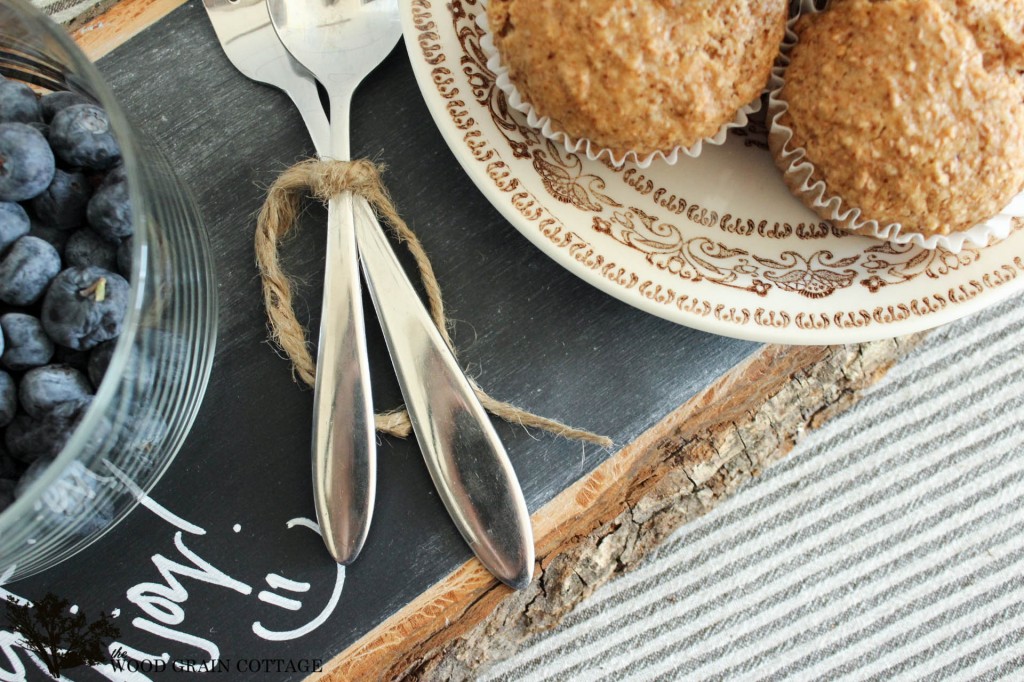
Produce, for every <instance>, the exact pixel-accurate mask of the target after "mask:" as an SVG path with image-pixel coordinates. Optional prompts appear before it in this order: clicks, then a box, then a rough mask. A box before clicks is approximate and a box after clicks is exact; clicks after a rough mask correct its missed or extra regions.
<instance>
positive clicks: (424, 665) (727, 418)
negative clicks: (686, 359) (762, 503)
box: [325, 334, 924, 682]
mask: <svg viewBox="0 0 1024 682" xmlns="http://www.w3.org/2000/svg"><path fill="white" fill-rule="evenodd" d="M923 338H924V335H923V334H919V335H914V336H909V337H905V338H901V339H894V340H888V341H879V342H875V343H867V344H860V345H852V346H834V347H822V346H814V347H786V346H766V347H764V348H763V349H762V350H761V351H760V352H758V353H757V354H755V355H754V356H752V357H751V358H750V359H749V360H748V361H746V362H745V363H742V364H741V365H739V366H737V367H736V368H735V369H734V370H733V371H732V372H730V373H728V374H727V375H725V376H723V377H722V378H721V379H719V380H718V381H717V382H715V383H714V384H713V385H712V386H710V387H709V388H708V389H706V390H705V391H703V392H702V393H700V394H699V395H697V396H695V397H694V398H693V399H692V400H690V401H688V402H687V403H686V404H685V405H683V406H681V407H680V408H679V409H677V410H675V411H674V412H672V413H671V414H669V415H668V416H667V417H666V418H665V419H664V420H662V421H661V422H660V423H658V424H657V425H656V426H654V427H653V428H651V429H650V430H648V431H647V432H646V433H644V434H643V435H642V436H641V437H640V438H638V439H636V440H635V441H634V442H632V443H630V444H629V445H628V446H627V447H625V448H623V449H622V450H621V451H620V452H619V453H617V454H616V455H615V456H614V457H612V458H611V459H609V460H608V461H607V462H605V463H604V464H602V465H601V466H600V467H598V468H597V469H596V470H595V471H593V472H592V473H591V474H590V475H589V476H587V477H585V478H583V479H581V480H580V481H578V482H577V483H576V484H575V485H573V486H571V487H570V488H568V489H566V490H565V491H564V492H563V493H562V494H560V495H559V496H558V497H556V498H555V499H554V500H552V501H551V502H550V503H549V504H547V505H546V506H545V507H544V508H542V509H541V510H539V511H538V512H537V513H536V514H534V515H533V524H534V531H535V535H536V541H537V557H538V559H537V564H538V565H537V571H536V573H535V578H534V581H533V583H532V584H531V585H530V587H529V588H528V589H526V590H523V591H522V592H513V591H512V590H510V589H509V588H507V587H505V586H503V585H500V584H499V583H497V581H495V580H494V579H493V578H492V577H491V576H490V575H489V574H488V573H487V572H486V571H485V570H484V569H483V567H482V566H481V565H480V564H479V563H478V562H477V561H476V560H472V561H469V562H467V563H466V564H464V565H463V566H462V567H460V568H459V569H458V570H456V571H455V572H454V573H452V574H451V575H450V576H448V578H447V579H445V580H444V581H442V582H441V583H438V584H437V585H435V586H433V587H432V588H430V589H429V590H427V591H426V592H425V593H423V594H422V595H420V596H419V597H418V598H417V599H416V600H415V601H413V602H412V603H410V604H409V605H408V606H407V607H405V608H404V609H402V610H401V611H399V612H398V613H397V614H395V615H394V616H392V617H391V618H389V619H388V620H387V621H385V622H384V623H381V624H380V625H379V626H378V627H377V628H375V629H374V630H373V631H371V632H370V633H368V634H367V635H366V636H365V637H363V638H362V639H361V640H360V641H359V642H357V643H356V644H355V645H353V646H352V647H350V648H349V649H347V650H346V651H345V652H343V653H342V654H341V655H340V656H338V657H337V658H335V659H334V660H333V661H332V662H331V663H330V664H329V665H328V666H327V669H326V673H325V677H326V679H328V680H332V681H334V680H337V681H341V680H363V679H382V680H405V679H417V680H432V681H433V680H437V681H439V682H440V681H444V680H465V679H472V678H473V676H474V675H475V673H476V672H478V671H479V670H480V669H481V668H482V667H485V666H486V665H488V664H489V663H493V662H494V661H496V660H500V659H501V658H504V657H506V656H508V655H509V654H511V653H513V652H514V651H515V650H516V648H518V647H519V646H520V645H521V644H522V643H523V642H525V641H526V640H527V639H529V638H530V637H531V636H533V635H535V634H537V633H538V632H541V631H544V630H546V629H549V628H551V627H554V626H555V625H557V624H558V623H559V622H560V621H561V620H562V619H563V618H564V617H565V616H566V615H567V614H568V613H569V612H570V611H571V610H572V609H573V608H574V607H575V606H576V605H577V604H578V603H579V602H580V601H582V600H583V599H585V598H586V597H587V596H588V595H589V594H591V593H592V592H593V591H594V590H595V589H596V588H597V587H599V586H600V585H602V584H604V583H605V582H607V581H608V580H610V579H612V578H614V577H615V576H617V575H620V574H622V573H624V572H626V571H629V570H631V569H632V568H635V567H636V566H637V565H638V564H639V563H640V562H641V561H642V560H643V558H644V557H645V556H647V555H648V554H649V553H650V552H651V551H652V550H653V549H654V548H656V547H657V546H658V545H659V544H661V542H663V541H664V540H665V538H666V537H667V536H668V535H669V534H671V533H672V532H673V531H674V530H676V529H677V528H678V527H680V526H681V525H682V524H684V523H686V522H687V521H690V520H692V519H694V518H696V517H698V516H701V515H703V514H705V513H707V512H708V511H710V510H711V509H712V508H714V507H715V506H716V505H717V504H718V503H719V502H721V501H722V500H724V499H726V498H727V497H728V496H730V495H731V494H733V493H734V492H735V491H736V490H738V489H739V488H740V487H741V486H742V485H743V484H744V483H745V482H747V481H749V480H750V479H751V478H752V477H754V476H757V475H758V474H759V473H760V471H761V470H762V469H763V468H764V467H766V466H768V465H769V464H771V463H772V462H774V461H776V460H778V459H780V458H782V457H784V456H785V455H786V454H787V453H788V452H789V451H790V450H791V449H792V448H793V446H794V445H795V444H796V442H797V441H798V440H799V439H800V438H801V436H802V435H803V434H805V433H806V432H807V431H808V430H810V429H813V428H816V427H818V426H820V425H821V424H823V423H824V422H825V421H826V420H828V419H829V418H831V417H832V416H835V415H836V414H839V413H841V412H842V411H843V410H845V409H847V408H848V407H850V406H851V405H852V404H853V403H854V402H856V400H857V399H858V397H859V395H860V393H861V391H863V389H864V388H866V387H868V386H870V385H871V384H873V383H874V382H875V381H877V380H878V379H879V378H881V377H882V376H883V375H884V373H885V372H886V371H887V370H888V369H889V367H891V366H892V365H893V364H894V363H895V362H896V361H897V360H898V359H899V358H901V357H902V356H903V355H904V354H906V353H907V352H908V351H909V350H910V349H912V348H913V347H915V346H916V345H917V344H918V343H919V342H920V341H921V339H923Z"/></svg>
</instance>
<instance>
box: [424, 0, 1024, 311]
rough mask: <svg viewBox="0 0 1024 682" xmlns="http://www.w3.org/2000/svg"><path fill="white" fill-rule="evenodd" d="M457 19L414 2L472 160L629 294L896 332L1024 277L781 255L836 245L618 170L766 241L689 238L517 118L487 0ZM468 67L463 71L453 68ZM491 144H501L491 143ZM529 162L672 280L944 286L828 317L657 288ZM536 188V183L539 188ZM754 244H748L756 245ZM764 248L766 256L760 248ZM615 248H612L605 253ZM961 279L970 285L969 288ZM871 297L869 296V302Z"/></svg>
mask: <svg viewBox="0 0 1024 682" xmlns="http://www.w3.org/2000/svg"><path fill="white" fill-rule="evenodd" d="M439 7H443V8H444V9H443V11H444V13H445V15H446V16H445V17H443V18H438V17H435V16H434V9H433V2H432V0H412V3H411V8H412V17H413V24H414V27H415V29H416V31H417V42H418V45H419V48H420V51H421V52H422V56H423V60H424V61H425V62H426V63H427V64H428V65H430V67H431V69H430V74H431V80H432V81H433V84H434V86H435V87H436V89H437V92H438V94H439V95H440V96H441V98H442V100H443V101H444V103H445V104H444V106H445V110H446V112H447V114H448V116H449V117H450V118H451V121H452V123H453V124H454V125H455V127H456V128H457V129H458V130H459V131H461V132H462V133H463V138H462V141H463V144H464V145H465V148H466V150H468V151H469V153H470V154H471V156H472V158H473V159H474V160H475V161H476V162H478V163H480V164H481V165H482V167H483V169H484V171H485V174H486V175H487V177H488V178H489V179H490V181H491V182H492V183H493V184H494V186H495V187H496V188H497V189H498V190H499V191H501V192H503V193H505V194H506V195H507V196H508V197H509V202H510V204H511V206H512V208H513V209H514V210H515V211H516V212H518V213H519V214H520V215H521V216H522V217H523V218H525V219H526V220H527V221H529V222H531V223H534V224H536V225H537V229H538V233H539V235H540V236H541V237H543V238H544V239H545V240H547V241H548V242H549V243H550V244H552V245H553V246H555V247H556V248H558V249H563V250H565V252H566V253H567V254H569V256H570V257H571V259H572V260H573V261H574V262H576V263H578V264H579V265H581V266H582V267H584V268H586V269H588V270H590V271H593V272H596V273H599V274H600V276H601V277H602V278H603V279H605V280H607V281H608V282H611V283H612V284H614V285H615V286H616V287H621V288H622V289H623V290H628V291H633V292H635V294H638V295H639V296H641V297H642V298H644V299H645V300H648V301H650V302H653V303H656V304H659V305H664V306H671V307H674V308H676V309H677V310H679V311H682V312H684V313H686V314H687V315H690V316H694V317H701V318H713V319H715V320H718V321H721V322H727V323H732V324H737V325H747V324H753V325H758V326H761V327H771V328H775V329H786V328H789V327H791V326H792V327H795V328H797V329H805V330H824V329H830V328H833V329H850V328H860V327H866V326H868V325H873V324H874V325H887V324H893V323H895V322H899V321H901V320H905V319H909V318H911V317H923V316H927V315H931V314H934V313H936V312H939V311H942V310H944V309H946V308H948V307H949V306H953V305H959V304H963V303H966V302H968V301H970V300H972V299H974V298H976V297H977V296H978V295H979V294H980V293H982V292H984V291H986V290H992V289H996V288H998V287H1001V286H1003V285H1005V284H1006V283H1007V282H1010V281H1013V280H1016V279H1017V278H1018V277H1019V276H1020V275H1022V274H1024V260H1022V259H1021V258H1020V257H1016V258H1013V259H1012V260H1011V261H1009V262H1003V261H996V262H1002V264H1001V265H998V266H993V267H992V268H991V269H986V270H985V271H984V272H983V273H982V274H980V275H978V276H976V277H972V278H971V279H970V280H969V281H968V282H967V283H964V284H959V283H958V284H956V285H955V286H948V287H943V286H942V282H943V276H944V275H947V274H949V273H951V272H954V271H957V270H960V269H961V268H965V267H967V266H976V264H977V263H978V261H980V260H981V258H982V252H981V251H980V250H978V249H973V248H967V249H965V250H964V251H962V252H961V253H960V254H952V253H950V252H948V251H944V250H941V249H940V250H936V251H928V250H924V249H919V248H916V247H912V246H898V245H893V244H886V243H871V244H870V245H869V246H867V247H865V248H864V249H863V250H861V251H859V252H854V253H853V254H851V255H845V256H843V257H841V258H840V257H837V256H835V255H834V253H833V252H832V251H829V250H827V249H819V250H817V251H814V252H812V253H810V254H808V253H799V252H797V251H795V250H793V249H792V248H787V249H785V250H781V252H780V250H778V249H777V250H774V252H772V253H768V251H772V249H770V248H766V247H767V245H769V244H772V243H776V244H780V243H781V242H780V241H779V240H782V239H785V238H787V237H790V236H795V237H796V238H798V239H800V240H801V241H806V240H817V239H825V238H836V237H838V236H840V235H842V236H846V235H845V233H838V234H837V233H836V232H835V231H834V230H835V228H833V227H832V226H831V225H829V224H827V223H814V222H812V223H800V224H796V225H789V224H785V223H782V224H780V223H770V222H768V221H756V220H752V219H748V218H742V217H736V216H733V215H731V214H725V215H718V214H717V213H716V212H714V211H711V210H709V209H707V208H705V207H702V206H700V205H698V204H695V203H693V202H690V201H688V200H687V199H685V198H683V197H682V196H679V195H678V194H677V193H672V192H670V191H668V190H667V189H665V188H660V187H656V186H654V184H653V183H652V182H650V181H649V180H647V179H646V178H644V177H643V176H642V173H640V172H639V171H638V170H637V169H635V168H632V167H625V166H623V167H611V166H608V170H609V172H611V173H612V174H615V173H622V178H621V179H622V180H623V182H624V183H625V185H626V186H628V187H629V188H631V190H632V191H633V192H636V193H639V194H641V195H644V196H647V195H650V199H651V200H653V201H654V203H655V204H656V205H657V206H659V207H661V208H663V209H665V211H666V212H667V213H669V214H672V215H675V216H680V217H681V218H682V219H684V220H686V221H689V222H691V223H694V224H697V225H701V226H704V227H708V228H717V229H718V230H719V231H720V232H721V233H725V234H728V235H736V236H740V237H744V236H749V237H754V236H755V235H756V237H755V239H756V241H753V240H752V241H751V245H752V246H751V247H748V248H738V247H735V246H733V247H729V246H726V245H725V244H723V243H721V242H717V241H715V240H714V239H712V238H710V237H707V236H700V237H695V238H690V239H685V238H683V235H684V234H685V233H684V232H683V230H681V229H680V228H678V227H677V226H675V225H673V224H672V223H670V222H663V221H661V220H660V219H659V218H657V217H655V216H653V215H650V214H648V213H645V212H644V211H643V210H640V209H637V208H629V209H624V208H623V207H626V206H629V205H630V203H631V202H630V200H629V199H626V198H625V197H618V198H616V196H615V193H614V192H613V191H612V190H610V189H609V182H608V180H607V179H606V178H604V177H602V176H601V175H598V174H596V173H592V172H587V169H588V168H593V166H589V167H585V166H584V164H583V163H582V161H581V159H580V158H579V157H578V156H577V155H575V154H571V153H567V152H565V151H564V150H562V149H560V148H558V147H556V146H555V145H553V144H551V143H550V142H549V141H548V140H545V139H543V138H542V137H541V136H540V135H539V134H538V133H537V132H536V131H534V130H533V129H531V128H529V127H528V126H527V125H526V124H525V122H524V121H523V120H522V117H521V116H520V115H519V114H518V113H517V112H514V111H512V110H510V108H509V106H508V103H507V102H506V101H505V97H504V94H503V93H502V92H501V91H500V90H499V89H498V88H497V87H495V84H494V80H495V75H494V74H493V73H492V72H491V71H490V70H489V69H488V68H487V63H486V62H487V60H486V56H485V54H484V52H483V50H482V48H481V47H480V39H481V36H482V33H483V31H482V30H481V29H480V28H479V26H478V25H477V21H476V18H477V15H478V14H479V13H480V12H481V11H482V8H481V7H480V6H479V4H478V2H477V0H451V2H450V3H447V4H445V5H443V6H441V5H439ZM437 21H449V22H451V23H450V24H449V25H450V26H452V27H453V28H454V32H455V36H456V38H457V40H458V43H459V53H458V54H455V50H454V49H453V50H451V51H450V52H449V53H446V52H445V47H444V45H443V40H442V38H441V35H440V34H439V32H438V24H437V23H436V22H437ZM454 61H458V65H457V66H455V65H454V64H453V62H454ZM452 68H457V69H458V71H459V72H460V73H459V76H460V78H462V79H465V80H464V82H465V83H467V84H468V89H469V91H470V92H469V93H468V94H469V95H470V96H471V97H472V101H470V102H467V101H466V99H464V97H465V95H464V94H463V93H462V92H461V91H460V89H459V82H460V81H459V79H458V78H457V77H456V74H455V73H453V71H452V70H451V69H452ZM481 111H482V112H483V113H484V114H485V115H486V116H487V117H488V118H489V119H490V122H491V123H492V124H493V126H494V127H495V129H496V130H497V131H498V135H494V134H493V132H491V133H485V132H484V130H483V128H482V127H481V121H479V120H477V118H476V116H479V115H480V113H481ZM488 136H490V137H488ZM508 152H511V156H512V158H515V159H521V160H529V161H530V163H531V165H532V167H533V171H534V172H535V173H536V174H537V176H538V177H539V179H540V181H541V185H542V186H543V189H544V192H546V193H547V195H548V196H550V197H551V198H553V199H555V200H557V202H559V203H562V204H567V205H571V206H572V207H573V208H575V209H576V210H579V211H581V212H584V213H590V214H592V216H591V221H592V222H591V226H592V229H593V230H594V234H596V235H600V236H601V237H602V238H606V237H610V238H612V239H614V240H615V241H617V242H619V243H620V244H623V245H626V246H628V247H629V249H631V250H633V251H635V252H638V253H640V254H642V256H643V258H644V259H645V260H646V261H647V262H648V263H650V264H652V265H654V266H655V268H656V269H657V270H658V271H660V272H668V273H670V274H672V275H675V276H676V277H678V278H679V280H680V284H681V286H684V285H685V284H686V283H687V282H690V283H693V282H708V283H711V284H713V285H716V286H722V287H728V288H731V289H742V290H745V291H749V292H752V293H754V294H756V295H757V296H758V297H760V298H762V299H767V298H768V296H769V293H770V292H773V291H774V292H778V294H776V296H778V295H779V294H781V295H784V296H796V297H797V299H798V300H799V299H803V300H808V299H815V300H827V299H828V298H829V297H830V296H832V295H834V294H835V293H836V292H838V291H844V290H848V289H851V288H853V287H856V288H858V289H859V290H861V291H863V292H864V293H865V294H867V295H868V296H870V295H871V294H875V293H877V292H879V291H881V290H882V289H883V288H886V287H893V286H898V285H901V284H906V283H908V282H912V281H920V280H926V281H934V282H935V283H936V285H937V286H936V287H935V289H934V291H930V292H928V293H922V292H921V291H920V287H918V288H916V289H914V291H915V294H917V295H915V296H914V297H913V298H910V299H909V300H906V301H904V302H902V303H899V304H892V305H877V306H874V307H872V306H866V307H864V308H860V309H856V310H839V311H833V312H821V311H820V308H815V312H809V311H802V310H801V309H800V306H799V305H798V304H796V303H794V302H793V301H792V300H791V299H790V300H789V301H788V302H787V300H786V299H778V298H775V299H772V300H777V301H779V302H780V304H783V308H782V309H774V310H773V309H770V308H768V307H744V306H729V305H724V304H722V303H721V302H718V301H713V300H709V299H706V298H702V297H698V296H694V295H692V294H691V293H689V292H687V293H682V292H679V291H676V290H675V289H674V288H672V287H670V286H667V285H666V284H665V283H664V280H662V282H660V283H659V282H655V281H653V280H652V279H650V278H649V277H645V276H644V275H642V274H640V273H639V272H637V271H634V270H633V269H632V268H631V267H630V266H628V265H627V264H625V263H619V262H616V261H614V260H613V259H611V258H609V257H608V256H607V255H605V254H604V253H602V249H598V248H596V247H595V245H594V244H592V243H591V242H590V241H589V240H588V239H586V238H584V237H583V236H581V235H580V234H579V233H577V232H575V231H573V230H572V229H569V228H567V227H566V225H565V224H564V223H563V222H562V221H561V220H560V219H559V218H558V217H556V216H555V215H554V214H553V213H552V212H551V211H550V210H548V208H547V204H545V201H546V200H545V198H543V197H538V196H535V195H534V194H533V193H532V192H531V190H530V189H528V188H527V186H526V183H524V182H523V180H522V179H520V178H518V177H516V174H515V173H514V172H513V171H512V170H511V168H510V167H509V165H508V163H507V162H506V161H505V160H504V159H503V154H505V153H508ZM534 186H535V185H534ZM1014 229H1015V230H1018V231H1020V230H1024V221H1019V220H1018V221H1015V223H1014ZM744 246H746V245H745V244H744ZM751 248H757V249H758V250H759V253H753V252H751V250H750V249H751ZM605 251H607V250H605ZM958 281H959V280H958ZM866 300H869V299H866Z"/></svg>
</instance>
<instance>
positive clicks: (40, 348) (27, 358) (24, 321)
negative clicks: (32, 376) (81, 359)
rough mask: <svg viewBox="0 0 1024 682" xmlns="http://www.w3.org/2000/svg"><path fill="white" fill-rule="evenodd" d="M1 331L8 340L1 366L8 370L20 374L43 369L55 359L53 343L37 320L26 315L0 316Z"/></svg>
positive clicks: (0, 359)
mask: <svg viewBox="0 0 1024 682" xmlns="http://www.w3.org/2000/svg"><path fill="white" fill-rule="evenodd" d="M0 329H3V333H4V338H5V340H6V348H5V349H4V354H3V356H2V357H0V364H3V366H4V367H6V368H7V369H9V370H13V371H15V372H20V371H22V370H25V369H32V368H33V367H42V366H43V365H45V364H46V363H48V362H49V361H50V358H52V357H53V341H51V340H50V337H49V336H47V335H46V332H45V331H43V324H42V322H40V321H39V320H38V319H37V318H35V317H33V316H31V315H26V314H25V313H7V314H6V315H3V316H0Z"/></svg>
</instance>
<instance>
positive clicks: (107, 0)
mask: <svg viewBox="0 0 1024 682" xmlns="http://www.w3.org/2000/svg"><path fill="white" fill-rule="evenodd" d="M32 4H33V5H35V6H36V7H38V8H40V9H41V10H43V11H44V12H46V13H47V14H48V15H50V18H51V19H53V20H54V21H56V22H57V23H58V24H65V25H66V24H70V23H71V22H72V21H73V20H75V19H77V18H78V17H80V16H92V15H94V14H95V13H96V12H98V11H99V10H100V9H101V8H102V7H106V6H108V5H111V4H113V2H112V0H32Z"/></svg>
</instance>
